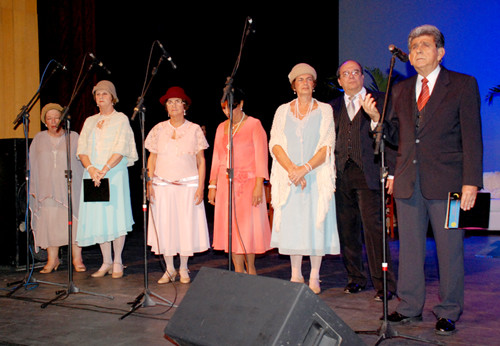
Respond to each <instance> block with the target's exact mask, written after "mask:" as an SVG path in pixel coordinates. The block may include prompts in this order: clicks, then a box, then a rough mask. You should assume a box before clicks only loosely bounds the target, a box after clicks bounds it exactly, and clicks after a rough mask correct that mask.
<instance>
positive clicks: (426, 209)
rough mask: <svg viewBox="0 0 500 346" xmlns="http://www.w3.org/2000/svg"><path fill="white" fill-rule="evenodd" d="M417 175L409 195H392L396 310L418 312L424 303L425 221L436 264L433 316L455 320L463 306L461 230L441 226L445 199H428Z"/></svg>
mask: <svg viewBox="0 0 500 346" xmlns="http://www.w3.org/2000/svg"><path fill="white" fill-rule="evenodd" d="M419 180H420V179H419V177H418V175H417V179H416V183H415V189H414V192H413V195H412V196H411V198H408V199H401V198H397V199H396V206H397V212H398V232H399V276H398V296H399V298H401V301H400V303H399V305H398V307H397V308H396V310H397V311H398V312H399V313H401V314H403V315H405V316H417V315H420V314H421V313H422V310H423V308H424V303H425V271H424V266H425V257H426V240H427V230H428V226H429V221H430V223H431V226H432V231H433V234H434V240H435V242H436V252H437V259H438V265H439V298H440V302H439V303H438V304H436V305H435V306H434V308H433V312H434V314H435V315H436V316H437V317H439V318H440V317H443V318H447V319H451V320H453V321H456V320H458V318H459V317H460V315H461V313H462V311H463V307H464V248H463V241H464V231H463V230H461V229H453V230H448V229H445V228H444V222H445V218H446V210H447V201H446V200H428V199H426V198H424V197H423V196H422V193H421V191H420V184H419Z"/></svg>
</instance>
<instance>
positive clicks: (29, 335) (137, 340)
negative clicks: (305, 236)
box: [0, 231, 500, 345]
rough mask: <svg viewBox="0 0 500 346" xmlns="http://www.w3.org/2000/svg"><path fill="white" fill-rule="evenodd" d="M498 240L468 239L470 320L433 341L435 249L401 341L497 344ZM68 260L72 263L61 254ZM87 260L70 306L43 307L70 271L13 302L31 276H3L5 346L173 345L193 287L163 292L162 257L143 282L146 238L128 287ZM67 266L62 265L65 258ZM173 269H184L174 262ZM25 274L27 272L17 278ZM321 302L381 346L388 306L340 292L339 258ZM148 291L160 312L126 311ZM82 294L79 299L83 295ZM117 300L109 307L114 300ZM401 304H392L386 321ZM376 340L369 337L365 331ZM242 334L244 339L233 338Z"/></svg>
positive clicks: (274, 257)
mask: <svg viewBox="0 0 500 346" xmlns="http://www.w3.org/2000/svg"><path fill="white" fill-rule="evenodd" d="M398 247H399V246H398V241H397V240H391V242H390V248H391V253H392V256H393V258H394V259H395V261H394V264H395V267H396V268H397V264H398V262H397V258H398ZM499 248H500V235H499V234H498V232H488V233H486V232H481V233H478V232H468V233H467V237H466V240H465V271H466V277H465V288H466V291H465V311H464V314H463V315H462V317H461V319H460V321H458V322H457V330H458V332H457V333H456V334H454V335H452V336H449V337H443V336H437V335H435V333H434V325H435V321H436V320H435V317H434V315H433V314H432V312H431V309H432V306H433V305H434V304H435V303H436V301H437V299H438V297H437V291H438V285H437V284H438V281H437V277H438V275H437V269H436V258H435V251H434V249H435V244H434V241H433V240H432V238H429V240H428V257H427V264H426V273H427V274H426V275H427V301H426V305H425V309H424V312H423V322H419V323H414V324H410V325H408V326H396V327H394V330H395V331H396V332H397V333H398V335H401V336H405V335H409V336H414V337H418V338H422V339H425V340H429V341H432V342H434V343H442V344H446V345H493V344H497V343H498V337H499V336H500V331H499V329H498V320H499V319H500V312H499V311H500V310H499V309H498V301H499V298H500V258H498V257H497V254H499V251H498V249H499ZM64 256H65V254H64ZM83 256H84V260H85V264H86V265H87V268H88V271H87V272H85V273H76V272H73V280H72V282H73V284H74V286H75V288H76V290H75V289H73V290H72V291H77V292H76V293H71V294H69V295H68V296H66V297H65V298H64V299H60V300H57V301H55V302H53V303H50V304H48V305H47V306H46V307H45V308H42V305H43V304H44V303H47V302H49V301H50V300H51V299H53V298H54V297H56V291H59V290H66V289H67V286H68V283H69V275H68V271H67V265H65V264H63V265H61V267H60V268H59V270H58V271H57V272H53V273H51V274H45V275H44V274H40V273H38V271H39V268H37V269H36V270H35V271H34V273H33V275H32V277H31V279H30V280H29V281H28V282H29V283H30V285H26V286H22V287H21V288H20V289H18V290H17V291H15V292H14V293H12V294H11V296H10V297H8V294H9V292H10V290H12V288H13V287H15V286H12V285H10V284H11V283H13V282H15V281H17V280H23V279H24V281H26V280H25V275H26V269H25V268H17V270H15V268H3V270H2V271H1V272H0V280H1V283H0V289H2V292H0V298H1V299H0V311H1V313H0V345H77V344H83V345H162V344H165V345H169V344H170V342H169V341H168V340H167V339H166V338H165V336H164V329H165V326H166V325H167V323H168V321H169V319H170V318H171V317H172V316H173V314H174V313H175V311H176V307H172V306H169V305H171V304H169V303H173V304H174V305H175V306H178V305H179V304H180V303H181V302H182V299H183V297H184V295H185V294H186V292H187V290H188V289H189V286H190V285H189V284H187V285H186V284H180V283H179V282H178V281H177V282H176V283H175V284H166V285H159V284H157V283H156V281H157V280H158V279H159V278H160V277H161V275H162V267H161V262H160V261H159V259H158V257H155V256H153V255H151V254H148V275H147V279H148V280H147V281H148V283H147V285H146V282H145V275H144V245H143V234H142V232H140V231H139V232H138V231H134V232H132V233H131V235H130V236H129V237H128V238H127V242H126V245H125V250H124V255H123V259H124V264H125V265H127V268H126V269H125V276H124V277H123V278H122V279H112V278H111V276H109V275H108V276H106V277H104V278H92V277H90V274H91V273H93V272H94V271H96V270H97V269H98V268H99V266H100V263H101V257H100V251H99V248H98V247H97V246H94V247H89V248H85V249H84V250H83ZM64 258H65V257H64ZM176 263H178V262H177V261H176ZM189 263H190V270H191V278H192V279H194V280H196V274H197V272H198V271H199V270H200V269H201V268H202V267H204V266H206V267H211V268H220V269H222V270H227V268H228V261H227V256H225V254H223V253H221V252H215V251H207V252H206V253H202V254H196V255H195V256H194V257H193V258H191V260H190V262H189ZM256 264H257V269H258V273H259V275H261V276H267V277H273V278H279V279H283V280H288V279H289V275H290V274H289V273H290V267H289V259H288V257H286V256H280V255H278V253H277V252H276V251H275V250H273V251H270V252H269V253H267V254H266V255H263V256H258V258H257V260H256ZM19 269H21V270H19ZM303 272H304V274H305V275H304V276H305V277H306V280H307V277H308V273H309V261H308V260H307V258H305V259H304V265H303ZM321 280H322V283H321V287H322V289H323V291H322V293H321V294H320V295H319V297H320V298H321V299H322V300H323V301H324V302H325V303H326V305H327V306H328V307H330V308H331V309H332V310H333V311H334V312H335V313H336V314H337V315H338V316H339V318H340V319H342V321H344V322H345V323H346V324H347V325H348V326H349V327H350V328H351V329H352V330H354V331H355V332H358V333H359V336H360V337H361V338H362V339H363V341H365V342H366V344H367V345H374V344H375V343H376V342H377V340H378V339H379V337H380V335H379V334H380V333H378V332H377V331H378V329H379V328H380V326H381V321H380V319H379V318H380V317H381V316H382V315H383V304H382V303H380V302H375V301H374V300H373V296H374V294H375V292H374V291H373V289H372V288H367V289H366V290H364V291H362V292H360V293H358V294H353V295H347V294H344V293H343V287H344V286H345V283H346V275H345V270H344V267H343V265H342V261H341V259H340V257H339V256H326V257H325V258H324V260H323V265H322V268H321ZM146 286H147V288H148V289H149V290H150V292H151V295H149V297H151V300H152V302H153V303H163V304H157V305H155V306H142V305H139V306H140V307H139V308H138V309H137V310H135V311H134V312H133V313H131V314H129V315H126V314H127V313H129V312H130V307H131V305H129V304H128V303H129V302H132V301H134V300H135V299H136V298H137V297H138V296H139V295H140V294H141V293H143V292H144V291H145V288H146ZM78 291H79V292H78ZM111 298H112V299H111ZM396 304H397V301H396V300H392V301H389V304H388V307H389V313H390V312H392V311H393V310H394V308H395V306H396ZM367 331H368V332H373V334H370V333H368V334H367V333H363V332H367ZM233 332H235V333H237V331H233ZM382 344H398V345H420V344H422V345H424V344H426V343H423V342H419V341H413V340H407V339H403V338H388V339H385V340H383V342H382Z"/></svg>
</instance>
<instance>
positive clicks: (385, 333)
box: [356, 321, 444, 345]
mask: <svg viewBox="0 0 500 346" xmlns="http://www.w3.org/2000/svg"><path fill="white" fill-rule="evenodd" d="M356 334H377V335H379V338H378V340H377V342H376V343H375V345H379V344H380V343H381V342H382V341H384V340H387V339H395V338H400V339H407V340H414V341H419V342H424V343H427V344H434V345H444V344H443V343H440V342H439V341H432V340H427V339H423V338H419V337H417V336H411V335H404V334H399V333H398V332H397V331H396V330H394V328H393V327H392V325H391V324H390V323H388V322H387V321H383V322H382V326H380V328H379V329H378V330H377V331H357V332H356Z"/></svg>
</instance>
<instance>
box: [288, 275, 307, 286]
mask: <svg viewBox="0 0 500 346" xmlns="http://www.w3.org/2000/svg"><path fill="white" fill-rule="evenodd" d="M290 282H298V283H299V284H303V283H304V277H303V276H301V277H300V278H294V277H292V278H291V279H290Z"/></svg>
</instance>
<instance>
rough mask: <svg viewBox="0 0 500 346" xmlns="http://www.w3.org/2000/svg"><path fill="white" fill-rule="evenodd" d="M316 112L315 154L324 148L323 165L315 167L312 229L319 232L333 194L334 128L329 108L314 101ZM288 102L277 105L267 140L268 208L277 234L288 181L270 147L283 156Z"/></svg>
mask: <svg viewBox="0 0 500 346" xmlns="http://www.w3.org/2000/svg"><path fill="white" fill-rule="evenodd" d="M314 101H316V103H317V104H318V107H319V110H320V112H321V126H320V131H319V132H320V133H319V136H320V138H319V142H318V145H317V146H316V150H315V153H316V152H318V150H319V149H321V148H322V147H325V146H326V147H327V151H326V158H325V162H324V163H323V164H321V165H320V166H319V167H316V171H317V179H318V184H317V185H318V193H319V200H318V211H317V215H316V227H317V228H321V225H322V223H323V221H324V220H325V216H326V214H327V212H328V207H329V204H330V201H331V199H332V196H333V195H334V193H335V178H336V174H335V158H334V150H335V124H334V121H333V109H332V107H331V106H330V105H329V104H327V103H323V102H319V101H317V100H314ZM290 104H291V102H288V103H286V104H283V105H281V106H280V107H278V109H277V110H276V113H275V115H274V120H273V124H272V127H271V134H270V140H269V151H270V153H271V157H272V158H273V162H272V167H271V176H270V182H271V204H272V206H273V208H274V216H273V217H274V219H275V221H276V222H275V225H276V227H275V230H276V231H277V232H279V226H280V223H281V207H282V206H283V205H284V204H285V202H286V200H287V198H288V195H289V194H290V184H289V179H288V172H287V171H286V170H285V169H284V168H283V167H282V166H281V165H280V164H279V163H278V161H277V160H276V157H275V156H274V154H273V147H274V146H275V145H279V146H281V147H282V148H283V150H284V151H285V153H287V152H288V150H287V149H288V147H287V141H286V137H285V133H284V128H285V123H286V115H287V113H288V110H289V109H290Z"/></svg>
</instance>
